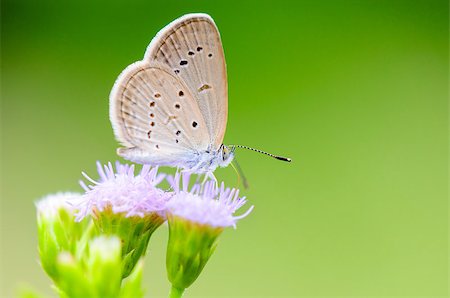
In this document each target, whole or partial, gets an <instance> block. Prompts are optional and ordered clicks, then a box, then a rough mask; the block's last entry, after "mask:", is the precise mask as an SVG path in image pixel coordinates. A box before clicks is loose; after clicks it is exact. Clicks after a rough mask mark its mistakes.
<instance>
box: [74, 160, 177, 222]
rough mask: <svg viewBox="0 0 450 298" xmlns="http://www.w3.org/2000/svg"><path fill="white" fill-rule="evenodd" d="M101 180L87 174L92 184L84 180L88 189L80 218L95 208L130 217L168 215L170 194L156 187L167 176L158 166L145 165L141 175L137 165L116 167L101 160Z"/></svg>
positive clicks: (98, 168) (85, 187) (99, 171)
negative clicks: (135, 171)
mask: <svg viewBox="0 0 450 298" xmlns="http://www.w3.org/2000/svg"><path fill="white" fill-rule="evenodd" d="M97 171H98V174H99V176H100V179H99V181H95V180H94V179H92V178H90V177H89V176H88V175H87V174H86V173H84V172H83V173H82V174H83V176H84V177H85V178H86V179H87V180H88V181H90V182H91V183H92V185H86V184H85V183H84V182H83V181H80V184H81V186H82V187H83V189H84V190H85V191H86V193H85V195H84V196H83V199H84V200H83V202H82V204H81V206H80V212H79V213H78V215H77V220H80V219H82V218H84V217H85V216H87V215H88V214H89V213H92V212H94V210H95V211H99V212H102V211H104V210H106V209H111V211H112V212H113V213H123V214H124V215H125V216H126V217H132V216H139V217H144V216H145V215H146V214H149V213H153V212H156V213H158V214H159V215H161V216H164V210H165V204H166V202H167V200H168V199H169V197H170V194H168V193H166V192H164V191H163V190H161V189H159V188H157V187H156V186H157V185H158V184H159V183H160V182H161V181H162V180H163V179H164V174H158V167H154V168H151V167H150V166H148V165H144V166H143V167H142V170H141V172H140V173H139V174H137V175H135V174H134V165H128V164H120V163H119V162H116V170H115V171H114V168H113V166H112V164H111V163H108V165H104V166H102V165H101V164H100V162H97Z"/></svg>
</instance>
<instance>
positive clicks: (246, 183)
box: [231, 158, 248, 189]
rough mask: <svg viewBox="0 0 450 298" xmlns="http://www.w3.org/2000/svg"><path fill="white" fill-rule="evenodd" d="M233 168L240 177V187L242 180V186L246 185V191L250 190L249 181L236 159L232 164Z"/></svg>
mask: <svg viewBox="0 0 450 298" xmlns="http://www.w3.org/2000/svg"><path fill="white" fill-rule="evenodd" d="M231 166H232V167H233V169H234V171H235V172H236V174H237V176H238V185H239V184H240V183H241V178H242V185H244V188H245V189H248V181H247V178H245V175H244V172H243V171H242V169H241V167H240V166H239V163H238V162H237V160H236V158H235V159H233V161H232V162H231Z"/></svg>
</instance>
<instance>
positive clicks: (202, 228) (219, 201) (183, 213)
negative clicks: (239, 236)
mask: <svg viewBox="0 0 450 298" xmlns="http://www.w3.org/2000/svg"><path fill="white" fill-rule="evenodd" d="M180 178H181V179H180ZM180 180H182V182H181V181H180ZM189 180H190V175H189V174H186V173H185V174H183V175H180V174H177V175H175V177H173V176H169V177H168V181H169V183H170V184H171V186H172V188H173V189H174V192H175V194H174V195H173V197H172V198H171V199H170V201H169V202H168V203H167V219H168V223H169V242H168V245H167V255H166V257H167V259H166V267H167V275H168V278H169V281H170V282H171V283H172V290H171V294H170V295H171V296H170V297H181V295H182V294H183V292H184V290H185V289H186V288H188V287H189V286H190V285H191V284H192V283H193V282H194V281H195V280H196V279H197V277H198V276H199V275H200V273H201V271H202V270H203V268H204V266H205V265H206V263H207V261H208V260H209V257H210V256H211V255H212V253H213V252H214V250H215V248H216V245H217V238H218V236H219V235H220V234H221V233H222V231H223V230H224V228H226V227H230V226H232V227H234V228H235V227H236V222H237V220H239V219H241V218H244V217H246V216H247V215H248V214H249V213H250V212H251V211H252V209H253V206H252V207H250V208H249V209H248V210H247V211H246V212H245V213H244V214H242V215H240V216H234V213H235V212H236V211H237V210H238V209H239V208H241V207H242V206H243V205H244V204H245V203H246V200H245V197H239V190H237V189H234V188H233V189H230V188H225V186H224V184H223V183H222V184H221V185H220V187H219V186H217V184H216V182H215V181H207V182H205V183H203V184H194V185H193V186H192V188H190V189H189Z"/></svg>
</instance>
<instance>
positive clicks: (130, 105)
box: [110, 61, 208, 164]
mask: <svg viewBox="0 0 450 298" xmlns="http://www.w3.org/2000/svg"><path fill="white" fill-rule="evenodd" d="M110 99H111V106H110V117H111V122H112V123H113V127H114V132H115V134H116V137H117V139H118V140H119V141H120V142H121V143H122V145H124V146H126V147H127V148H133V151H130V152H133V154H136V150H138V149H139V151H141V152H143V153H142V154H144V153H145V154H146V155H149V156H152V157H153V158H152V159H155V162H154V163H155V164H163V163H165V162H167V158H172V159H174V160H175V161H176V159H180V158H181V156H183V155H184V156H185V155H186V152H189V151H195V150H196V149H198V148H201V149H203V150H206V148H207V146H208V133H207V129H206V123H205V121H204V120H203V117H202V115H201V112H200V110H199V108H198V105H197V103H196V100H195V99H194V98H193V96H192V94H191V93H190V91H189V89H188V88H187V87H186V86H185V84H184V83H183V82H182V81H181V80H180V79H179V78H177V77H176V76H174V75H173V74H171V73H170V70H167V69H165V66H162V65H152V64H149V63H147V62H145V61H142V62H136V63H134V64H132V65H130V66H129V67H127V68H126V69H125V70H124V71H123V72H122V74H121V75H120V76H119V78H118V79H117V81H116V83H115V85H114V88H113V90H112V92H111V96H110ZM126 154H127V153H126V151H123V150H122V155H126ZM125 157H129V156H125ZM130 159H136V158H130ZM158 161H160V162H158Z"/></svg>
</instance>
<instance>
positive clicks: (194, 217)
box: [167, 173, 253, 227]
mask: <svg viewBox="0 0 450 298" xmlns="http://www.w3.org/2000/svg"><path fill="white" fill-rule="evenodd" d="M180 176H181V177H180ZM180 178H181V179H180ZM167 180H168V181H169V183H170V185H171V186H172V188H173V189H174V191H175V194H174V195H173V197H172V198H171V199H170V201H169V202H168V203H167V212H168V213H170V214H171V215H174V216H178V217H182V218H184V219H187V220H189V221H192V222H195V223H198V224H205V225H209V226H212V227H229V226H233V227H236V222H237V220H239V219H241V218H244V217H246V216H247V215H248V214H249V213H250V212H251V211H252V209H253V206H251V207H250V208H249V209H248V210H247V211H246V212H245V213H244V214H242V215H240V216H233V215H234V213H235V212H236V211H237V210H238V209H239V208H241V207H242V206H243V205H244V204H245V203H246V202H247V200H246V199H245V197H239V190H238V189H235V188H233V189H230V188H225V186H224V183H223V182H222V183H221V185H220V187H219V186H218V185H217V182H216V181H212V180H210V181H207V182H205V183H203V184H198V183H196V184H194V185H193V186H192V188H191V189H190V190H189V180H190V174H189V173H183V174H182V175H181V174H179V173H177V174H176V175H175V177H174V176H168V177H167Z"/></svg>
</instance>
